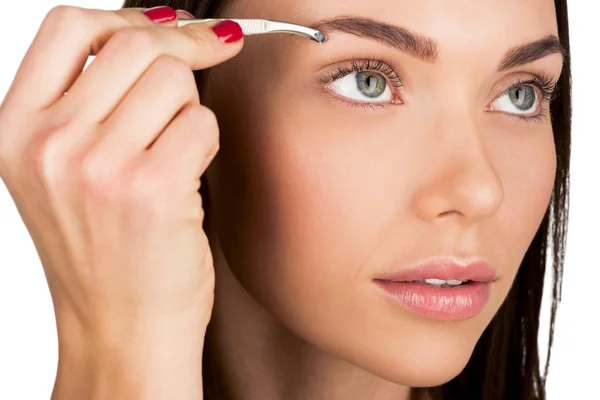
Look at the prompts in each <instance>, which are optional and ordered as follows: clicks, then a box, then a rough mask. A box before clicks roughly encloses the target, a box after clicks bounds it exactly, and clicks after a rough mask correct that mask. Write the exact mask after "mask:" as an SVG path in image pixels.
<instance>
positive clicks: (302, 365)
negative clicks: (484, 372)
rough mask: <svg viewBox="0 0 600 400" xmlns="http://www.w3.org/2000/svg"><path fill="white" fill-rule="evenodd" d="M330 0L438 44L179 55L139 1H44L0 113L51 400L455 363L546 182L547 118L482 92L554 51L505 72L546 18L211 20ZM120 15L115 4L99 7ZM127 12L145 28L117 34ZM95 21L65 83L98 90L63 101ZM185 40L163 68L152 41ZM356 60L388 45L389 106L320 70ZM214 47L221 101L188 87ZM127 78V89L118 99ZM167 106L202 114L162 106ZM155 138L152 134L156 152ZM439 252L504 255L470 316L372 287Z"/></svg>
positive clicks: (462, 4)
mask: <svg viewBox="0 0 600 400" xmlns="http://www.w3.org/2000/svg"><path fill="white" fill-rule="evenodd" d="M282 5H284V6H282ZM93 12H94V13H96V14H91V13H93ZM87 13H90V14H87ZM128 13H131V14H128ZM340 14H343V15H353V16H360V17H365V18H372V19H376V20H383V21H385V22H387V23H390V24H395V25H401V26H403V27H405V28H407V29H409V30H411V31H413V32H415V33H417V34H420V35H424V36H427V37H430V38H432V39H433V40H435V41H437V43H438V47H439V54H438V59H437V60H436V62H434V63H430V62H426V61H423V60H420V59H417V58H415V57H412V56H410V55H408V54H405V53H403V52H400V51H398V50H396V49H392V48H390V47H386V46H384V45H382V44H381V43H376V42H374V41H372V40H368V39H367V38H359V37H356V36H353V35H349V34H346V33H341V32H326V33H327V35H328V40H327V42H326V43H325V44H323V45H318V44H315V43H314V42H312V41H309V40H306V39H302V38H298V37H295V36H292V35H263V36H257V37H248V38H246V39H245V43H244V44H243V47H244V49H243V50H242V51H241V53H240V54H238V55H237V56H235V57H233V55H235V54H237V52H239V51H240V47H241V45H240V44H237V45H236V44H234V45H226V46H221V44H220V43H217V42H215V47H214V48H213V47H211V49H210V51H208V52H207V51H204V50H205V49H202V50H203V51H196V50H194V51H185V52H184V51H183V49H184V48H185V45H184V43H191V42H189V41H188V37H186V36H185V35H180V34H179V33H178V32H177V31H178V30H177V29H171V27H169V29H166V28H165V27H150V25H147V21H146V20H144V19H143V18H141V14H139V13H137V14H136V11H128V10H123V11H119V12H116V13H110V12H102V13H101V12H97V11H88V10H82V9H75V8H59V9H58V10H57V11H56V12H54V13H51V15H49V17H48V18H47V20H46V22H45V23H44V25H43V27H42V30H41V31H40V35H38V37H37V38H36V41H38V42H39V43H40V44H39V45H35V44H34V45H33V46H32V50H31V51H30V52H29V53H28V55H27V56H26V57H27V58H26V60H25V61H24V63H23V66H22V67H21V70H20V72H19V74H18V75H17V78H16V80H15V84H14V85H13V87H12V88H11V92H10V93H9V96H8V97H7V99H6V101H5V104H3V105H2V108H0V117H1V118H0V149H4V151H3V154H2V155H1V156H0V160H1V161H0V174H1V175H2V177H3V179H5V181H6V182H7V183H8V186H9V190H10V191H11V193H12V194H13V196H14V197H15V200H16V202H17V204H18V206H19V210H20V211H21V214H22V216H23V219H24V220H25V222H26V224H27V226H28V228H29V229H30V231H31V232H32V236H33V238H34V241H35V242H36V246H37V248H38V251H39V253H40V256H41V258H42V261H43V263H44V268H45V271H46V273H47V275H48V280H49V283H50V286H51V291H52V295H53V299H54V302H55V308H56V314H57V322H58V324H59V333H60V335H59V339H60V340H61V343H60V361H59V372H58V378H57V386H56V387H57V389H56V390H55V396H56V398H57V399H63V398H64V399H66V398H100V399H104V398H128V399H142V398H143V399H153V398H156V399H159V398H160V399H162V398H177V399H198V398H201V394H200V389H201V387H202V386H201V385H203V384H204V385H206V387H207V388H208V389H209V393H210V394H211V395H212V396H211V397H212V398H213V399H214V400H216V399H219V400H223V399H227V400H229V399H232V400H254V399H257V400H258V399H260V400H265V399H267V400H281V399H285V400H305V399H315V400H321V399H327V400H329V399H344V400H364V399H372V400H402V399H407V398H408V393H409V390H410V387H415V386H435V385H440V384H442V383H444V382H447V381H448V380H450V379H452V378H453V377H454V376H456V375H457V374H458V373H460V371H461V370H462V369H463V368H464V366H465V364H466V363H467V362H468V360H469V357H470V356H471V354H472V351H473V348H474V346H475V345H476V343H477V340H478V339H479V337H480V336H481V333H482V332H483V331H484V329H485V328H486V327H487V326H488V324H489V322H490V321H491V319H492V318H493V316H494V315H495V313H496V311H497V310H498V308H499V307H500V306H501V305H502V302H503V301H504V299H505V298H506V295H507V293H508V291H509V289H510V287H511V285H512V283H513V281H514V277H515V275H516V273H517V271H518V268H519V265H520V263H521V261H522V259H523V256H524V254H525V253H526V251H527V248H528V247H529V245H530V243H531V240H532V239H533V237H534V235H535V233H536V231H537V229H538V227H539V224H540V222H541V220H542V218H543V215H544V213H545V211H546V209H547V207H548V202H549V199H550V195H551V192H552V188H553V182H554V177H555V169H556V154H555V148H554V142H553V132H552V126H551V123H550V119H549V118H540V119H539V120H536V121H532V120H529V121H527V122H526V121H525V120H521V119H518V118H516V117H515V116H514V115H510V113H509V112H507V110H506V109H504V110H494V111H493V112H491V111H489V110H490V107H489V105H490V104H492V103H493V102H494V101H495V100H496V99H497V98H499V96H501V95H502V93H503V92H504V91H505V90H507V89H508V88H509V87H510V85H511V83H512V82H515V80H518V79H528V78H531V77H532V76H533V74H544V75H547V76H550V77H551V78H552V79H557V78H558V76H560V74H561V69H562V58H561V56H560V55H559V54H551V55H548V56H547V57H543V58H542V59H540V60H537V61H535V62H532V63H529V64H527V65H523V66H520V67H517V68H513V69H509V70H506V71H502V72H498V71H497V66H498V63H499V61H500V60H501V59H502V58H503V56H504V55H505V54H506V52H507V51H509V50H510V49H512V48H514V47H515V46H520V45H523V44H525V43H528V42H531V41H534V40H538V39H541V38H544V37H547V36H548V35H556V32H557V26H556V15H555V10H554V5H553V2H551V1H549V0H532V1H527V2H524V1H522V0H508V1H504V2H502V4H499V3H498V2H497V1H492V0H456V1H448V2H440V1H438V0H421V1H418V2H417V1H414V0H378V1H376V2H365V1H363V0H343V1H342V0H331V1H322V0H320V1H317V0H302V1H299V0H288V1H280V0H260V1H255V0H234V1H233V4H232V7H230V8H227V14H226V15H224V16H222V17H224V18H234V17H235V18H271V19H277V20H289V21H293V22H297V23H301V24H308V25H310V24H312V23H314V22H315V21H318V20H322V19H327V18H332V17H337V16H339V15H340ZM92 15H93V18H91V16H92ZM121 15H126V16H127V17H126V19H127V23H125V22H122V23H116V22H110V21H113V20H117V21H122V18H121V17H120V16H121ZM115 16H118V17H115ZM138 17H139V18H141V19H140V20H139V21H138V20H137V19H136V18H138ZM130 18H131V19H130ZM53 21H54V22H53ZM104 21H106V22H104ZM130 21H137V22H130ZM100 23H103V25H102V26H103V27H102V28H98V26H99V25H98V24H100ZM128 24H135V26H136V27H138V26H139V27H138V28H135V29H134V30H131V29H129V28H128V29H125V31H126V32H129V33H130V34H125V33H123V34H120V33H119V32H121V31H122V30H119V28H127V27H128V26H129V25H128ZM104 26H111V27H112V28H110V29H108V28H104ZM93 27H96V28H95V29H92V28H93ZM189 27H190V29H198V31H201V32H206V31H203V30H202V28H201V27H198V28H194V27H193V26H192V25H189ZM84 28H85V29H87V32H90V33H89V34H87V35H86V36H85V37H86V39H85V40H83V39H82V42H81V43H80V45H79V47H77V46H76V45H75V44H74V43H73V42H74V41H79V40H80V39H78V37H82V36H81V35H79V36H77V35H73V32H79V31H80V30H81V29H84ZM91 30H93V31H94V32H95V33H91ZM109 30H110V32H111V33H114V35H113V34H107V33H102V32H106V31H109ZM61 32H62V33H61ZM98 32H101V33H98ZM115 32H116V33H115ZM136 32H137V33H136ZM150 32H152V36H151V35H150V34H149V33H150ZM147 33H148V34H147ZM44 37H47V38H46V39H44ZM98 37H104V38H106V40H104V42H103V43H105V45H104V49H106V54H103V53H102V52H101V53H100V54H99V56H98V59H97V61H96V62H98V65H102V64H100V62H102V61H101V58H100V57H103V56H106V57H104V58H105V59H106V62H105V64H104V66H103V67H98V68H97V69H95V70H94V69H92V67H93V64H92V66H90V69H89V72H87V71H86V73H85V74H84V75H81V76H80V77H79V78H78V79H81V82H86V81H85V80H86V79H87V78H86V75H88V74H89V75H88V76H90V79H89V80H87V82H89V83H87V85H88V86H87V87H88V88H89V87H92V85H96V87H95V88H94V89H88V90H85V89H84V88H82V89H77V87H73V88H72V89H71V90H70V91H69V94H68V95H67V96H66V97H65V96H63V95H62V93H63V91H65V90H66V88H68V87H69V86H70V83H71V82H72V81H73V80H74V76H76V75H77V73H78V72H79V71H80V69H81V66H82V65H83V62H84V61H85V60H84V58H85V56H87V54H88V53H89V51H88V49H89V44H90V43H96V42H101V40H100V39H95V38H98ZM109 37H112V39H109ZM202 37H204V36H202ZM167 38H168V39H167ZM117 39H118V40H117ZM178 39H181V41H179V40H178ZM67 41H71V43H70V44H69V45H67V44H66V43H65V42H67ZM132 41H133V45H132V43H131V42H132ZM113 42H114V45H111V43H113ZM78 43H79V42H78ZM200 43H201V44H200V45H199V46H205V45H206V46H209V43H212V42H210V40H208V39H207V40H200ZM219 46H221V47H219ZM236 46H237V47H236ZM133 47H135V48H138V49H139V52H138V51H136V52H132V51H131V49H132V48H133ZM74 48H75V49H77V48H79V49H80V50H79V51H78V52H76V54H74V53H73V51H72V50H71V49H74ZM92 48H96V49H99V48H102V46H100V45H98V46H92ZM61 49H62V50H61ZM109 49H111V50H109ZM144 49H147V51H144ZM178 49H179V50H178ZM198 49H200V48H198ZM188 50H189V49H188ZM176 51H181V54H180V56H179V57H178V58H167V60H169V61H165V63H170V64H169V65H166V66H163V67H160V65H161V63H160V62H159V61H158V60H163V59H164V58H165V57H158V55H159V54H163V53H168V54H172V53H173V52H176ZM61 52H62V54H63V56H61V57H55V54H60V53H61ZM36 54H38V56H36ZM84 54H85V56H84ZM109 54H112V58H110V57H109ZM42 55H43V56H42ZM136 57H140V59H141V58H143V59H144V60H146V62H145V63H144V62H142V61H132V58H135V60H138V59H137V58H136ZM144 57H145V58H144ZM186 57H187V58H186ZM190 57H194V58H196V57H197V58H198V60H192V59H190ZM365 57H372V58H384V59H385V60H386V61H389V62H390V63H392V64H393V66H394V67H395V72H396V73H397V74H399V75H401V77H402V81H403V84H402V88H401V89H400V90H399V91H398V93H397V94H398V96H400V97H401V99H402V104H394V105H388V106H386V107H384V108H377V109H360V108H357V107H355V106H350V105H348V104H347V103H345V102H344V101H345V100H344V101H343V99H342V97H341V96H339V95H336V94H334V93H332V91H331V90H329V89H328V88H327V87H326V85H323V84H322V82H321V81H320V80H319V79H317V78H319V77H322V76H323V75H327V73H329V72H330V71H331V70H333V69H334V68H333V67H334V66H335V65H338V64H342V65H344V66H347V65H348V63H347V60H350V59H364V58H365ZM157 59H158V60H157ZM177 59H182V60H184V61H185V62H177V61H175V60H177ZM40 60H43V62H41V61H40ZM73 60H75V61H73ZM152 60H157V61H155V62H154V63H152ZM225 60H227V61H225ZM219 61H224V62H222V63H220V64H218V63H219ZM345 61H346V62H345ZM216 64H218V65H216ZM131 65H138V67H137V68H138V73H137V74H135V73H132V72H131V71H129V70H130V69H131ZM140 65H141V66H140ZM150 65H151V67H150V68H149V69H148V70H147V71H148V72H147V74H148V75H150V74H151V71H152V69H154V68H157V69H158V68H159V67H160V68H164V70H161V71H157V73H156V74H153V75H152V76H154V81H153V82H152V83H151V84H143V82H144V79H142V80H140V81H137V83H136V80H135V78H132V76H134V77H135V76H140V75H142V73H143V71H144V70H145V69H144V68H145V67H148V66H150ZM210 65H214V66H212V67H211V71H210V74H209V75H208V80H207V85H206V86H205V87H204V88H203V91H202V93H201V98H202V104H203V105H205V106H206V107H208V108H210V110H212V112H214V115H213V114H211V113H210V112H208V111H207V110H206V109H204V108H200V107H199V106H198V105H197V104H198V103H197V102H196V101H197V99H196V97H194V96H195V94H193V93H192V92H193V91H194V90H195V84H194V82H193V80H192V76H191V74H190V66H191V67H198V66H201V67H207V66H210ZM66 71H75V72H66ZM107 71H112V72H110V73H108V72H107ZM163 71H164V72H163ZM49 74H55V75H56V76H55V77H53V78H54V79H49V78H52V77H51V76H50V75H49ZM65 74H66V75H65ZM92 74H96V75H97V76H96V77H95V78H94V79H92V77H91V76H92ZM130 74H131V75H130ZM67 75H68V76H67ZM165 75H169V76H171V77H172V79H171V80H175V81H176V82H178V83H171V84H169V85H165ZM144 76H145V75H144ZM115 80H118V82H119V84H118V85H117V84H116V82H117V81H115ZM82 86H83V85H82ZM115 86H118V88H117V89H119V88H120V90H117V93H116V94H114V93H113V94H111V93H110V91H111V90H116V89H115ZM132 86H133V87H132ZM138 86H139V88H138ZM130 87H132V90H131V91H129V88H130ZM40 89H41V90H40ZM104 93H106V94H104ZM136 93H137V94H136ZM184 93H185V94H187V95H185V94H184ZM75 95H77V96H78V97H77V98H75ZM134 95H135V96H137V97H136V98H135V99H134V97H133V96H134ZM120 96H125V99H127V98H128V96H131V102H130V103H129V104H135V106H127V104H128V102H127V101H124V102H122V103H120V105H119V106H118V107H119V108H117V109H116V110H115V111H112V113H111V110H112V108H111V106H110V105H111V104H113V105H114V104H115V103H116V102H117V99H118V98H119V97H120ZM71 98H72V100H71ZM98 98H105V99H107V100H106V102H105V103H102V102H101V103H100V104H97V103H96V102H97V101H98ZM173 99H178V100H173ZM174 101H175V102H179V103H178V104H179V108H184V107H185V104H187V102H192V104H194V107H196V108H198V110H197V111H198V112H199V114H201V115H198V114H194V116H193V117H192V116H190V117H189V119H185V120H184V121H182V122H179V123H178V122H176V121H178V120H180V119H183V117H182V116H183V115H185V113H183V112H182V113H181V114H178V116H177V117H176V118H175V119H174V120H173V122H171V123H170V125H167V124H168V123H169V122H168V120H169V117H172V116H173V115H174V112H176V111H174V110H176V109H177V107H174V106H173V105H172V103H173V102H174ZM85 104H88V106H87V107H85V106H84V105H85ZM92 104H93V105H92ZM107 104H108V105H107ZM540 104H541V108H542V109H544V110H547V109H548V102H547V101H546V100H544V101H542V102H541V103H540ZM121 107H125V108H127V107H131V111H130V112H128V111H123V112H121V111H119V110H120V108H121ZM125 108H124V109H125ZM200 110H202V112H200ZM106 114H108V115H109V117H108V119H105V115H106ZM215 116H216V118H217V120H218V122H219V127H218V133H219V138H218V148H219V152H218V154H217V155H216V156H215V158H214V160H213V161H212V162H211V163H210V166H209V168H208V169H207V171H206V174H205V176H206V177H207V181H208V187H209V189H210V190H209V191H210V218H209V222H210V224H209V225H210V226H208V229H207V231H206V235H205V234H204V233H203V232H202V229H201V222H202V207H201V204H200V199H199V198H198V196H197V193H196V189H197V185H198V182H197V177H198V176H200V174H201V173H202V172H203V170H204V169H203V167H202V161H203V160H205V159H206V158H207V157H208V159H210V155H212V154H213V151H214V150H216V148H217V144H216V141H217V127H216V125H215V120H214V118H215ZM176 123H177V126H178V127H179V128H177V126H175V124H176ZM140 124H143V125H142V126H144V129H143V130H142V129H141V128H140ZM146 124H147V125H148V126H145V125H146ZM165 126H166V127H165ZM161 132H162V133H161ZM124 133H126V134H124ZM211 135H214V136H211ZM156 137H158V139H157V141H156V143H154V144H153V145H152V146H151V147H150V149H148V150H146V149H145V148H146V146H148V145H149V144H150V143H151V142H152V140H154V139H155V138H156ZM163 138H165V140H164V141H163ZM168 138H171V140H169V139H168ZM167 143H170V144H167ZM161 146H162V147H161ZM154 148H157V151H156V153H158V149H159V148H163V149H165V150H164V153H162V154H163V155H162V156H161V157H160V158H159V159H157V158H152V157H148V156H149V155H151V154H155V151H154V150H153V149H154ZM167 148H168V149H169V150H167ZM57 154H59V155H61V157H60V158H59V157H56V155H57ZM188 157H189V158H188ZM159 160H161V161H160V162H159ZM185 160H187V161H185ZM161 162H162V163H161ZM184 163H185V165H183V164H184ZM207 238H208V239H209V243H210V250H211V252H212V254H213V257H214V259H211V258H210V255H209V252H208V248H207V245H206V240H207ZM440 257H454V258H460V259H465V260H467V261H469V260H471V259H473V258H483V259H485V260H487V261H488V262H490V263H491V264H492V265H493V266H494V267H495V268H496V269H497V272H498V279H497V280H496V281H495V282H494V283H493V284H492V285H491V288H490V289H491V292H490V300H489V302H488V304H487V306H486V307H485V309H484V310H483V311H482V312H481V313H480V314H479V315H477V316H475V317H473V318H471V319H468V320H462V321H452V322H447V321H446V322H444V321H438V320H432V319H427V318H423V317H421V316H418V315H415V314H413V313H411V312H409V311H408V310H406V309H405V308H403V307H401V306H400V305H399V304H397V303H395V302H393V301H391V300H390V298H389V296H387V295H386V294H385V293H384V292H382V291H381V290H379V289H378V288H377V287H376V286H375V285H374V284H373V279H375V278H378V277H381V276H382V275H387V274H390V273H393V272H396V271H399V270H402V269H406V268H408V267H410V266H412V265H415V264H417V263H420V262H423V261H428V260H430V259H435V258H440ZM212 265H214V275H213V269H212ZM213 280H214V281H213ZM213 285H214V289H215V291H214V298H213V294H212V289H213ZM213 300H214V307H213ZM211 310H212V313H211ZM209 318H210V326H209V329H208V330H206V323H207V321H208V319H209ZM205 333H206V337H205ZM204 340H206V347H204V351H205V352H208V353H207V355H210V357H208V362H209V370H208V371H205V372H209V373H210V376H211V379H208V380H207V381H205V382H204V383H202V376H201V374H202V371H201V363H200V360H201V357H202V351H203V343H204Z"/></svg>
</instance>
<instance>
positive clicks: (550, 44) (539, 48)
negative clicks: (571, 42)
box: [498, 35, 567, 71]
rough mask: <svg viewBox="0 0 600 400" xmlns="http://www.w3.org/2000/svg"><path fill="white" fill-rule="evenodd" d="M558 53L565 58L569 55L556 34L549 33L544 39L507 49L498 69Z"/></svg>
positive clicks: (512, 66) (501, 69)
mask: <svg viewBox="0 0 600 400" xmlns="http://www.w3.org/2000/svg"><path fill="white" fill-rule="evenodd" d="M556 53H559V54H561V55H562V57H563V59H564V58H565V57H566V56H567V50H566V49H565V48H564V47H563V45H562V44H561V43H560V40H559V39H558V38H557V37H556V36H554V35H549V36H546V37H545V38H543V39H540V40H536V41H535V42H531V43H527V44H525V45H522V46H518V47H514V48H512V49H510V50H509V51H507V52H506V55H505V56H504V58H503V59H502V61H501V62H500V65H499V66H498V71H504V70H505V69H509V68H514V67H517V66H519V65H523V64H527V63H530V62H533V61H535V60H539V59H540V58H544V57H546V56H549V55H550V54H556Z"/></svg>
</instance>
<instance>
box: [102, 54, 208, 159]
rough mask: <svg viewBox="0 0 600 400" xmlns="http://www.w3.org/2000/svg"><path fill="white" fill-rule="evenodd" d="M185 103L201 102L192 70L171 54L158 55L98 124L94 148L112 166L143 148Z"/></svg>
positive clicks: (131, 156) (130, 157) (158, 133)
mask: <svg viewBox="0 0 600 400" xmlns="http://www.w3.org/2000/svg"><path fill="white" fill-rule="evenodd" d="M187 104H200V98H199V96H198V91H197V90H196V84H195V80H194V74H193V72H192V70H191V69H190V68H189V66H188V65H187V64H185V63H184V62H183V61H182V60H180V59H178V58H175V57H172V56H164V55H163V56H160V57H159V58H158V59H157V60H156V61H155V62H154V63H153V64H152V65H151V66H150V68H148V70H147V71H146V72H145V73H144V75H143V76H142V77H141V78H140V80H139V81H138V82H137V83H136V84H135V85H134V86H133V87H132V88H131V90H130V91H129V93H128V94H127V95H126V96H125V98H124V99H123V101H122V102H121V103H120V104H119V106H118V107H117V108H116V109H115V111H114V112H113V113H112V114H111V115H110V116H109V117H108V119H107V120H106V121H104V122H103V123H102V124H101V125H100V130H99V131H100V135H99V136H100V137H99V139H98V142H97V143H96V144H95V147H96V149H95V150H94V151H97V152H99V153H100V154H105V155H106V156H107V157H108V156H110V158H111V159H112V160H114V164H115V165H113V166H117V164H121V163H127V162H128V161H129V160H130V159H132V158H134V157H135V156H136V155H137V154H138V153H140V152H142V151H144V150H145V149H146V148H147V147H148V146H150V144H151V143H152V142H153V141H154V140H155V139H156V137H157V136H158V135H160V133H161V132H162V131H163V129H165V127H166V126H167V125H168V124H169V122H170V121H171V120H172V119H173V118H174V117H175V115H177V113H178V112H179V110H181V108H182V107H184V106H185V105H187Z"/></svg>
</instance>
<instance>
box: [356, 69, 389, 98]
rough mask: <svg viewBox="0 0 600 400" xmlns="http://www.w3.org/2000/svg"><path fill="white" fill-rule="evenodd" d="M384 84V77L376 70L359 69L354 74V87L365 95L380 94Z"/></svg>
mask: <svg viewBox="0 0 600 400" xmlns="http://www.w3.org/2000/svg"><path fill="white" fill-rule="evenodd" d="M385 86H386V80H385V78H384V77H383V76H381V75H380V74H378V73H376V72H370V71H361V72H359V73H357V74H356V87H357V88H358V90H359V91H360V92H361V93H362V94H363V95H365V96H367V97H379V96H381V94H382V93H383V92H384V91H385Z"/></svg>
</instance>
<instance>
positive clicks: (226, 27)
mask: <svg viewBox="0 0 600 400" xmlns="http://www.w3.org/2000/svg"><path fill="white" fill-rule="evenodd" d="M212 30H213V31H214V32H215V33H216V34H217V36H218V37H219V39H221V41H222V42H225V43H232V42H237V41H238V40H240V39H241V38H243V37H244V32H242V27H241V26H240V24H238V23H237V22H235V21H231V20H225V21H222V22H219V23H218V24H217V25H215V26H213V27H212Z"/></svg>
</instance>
